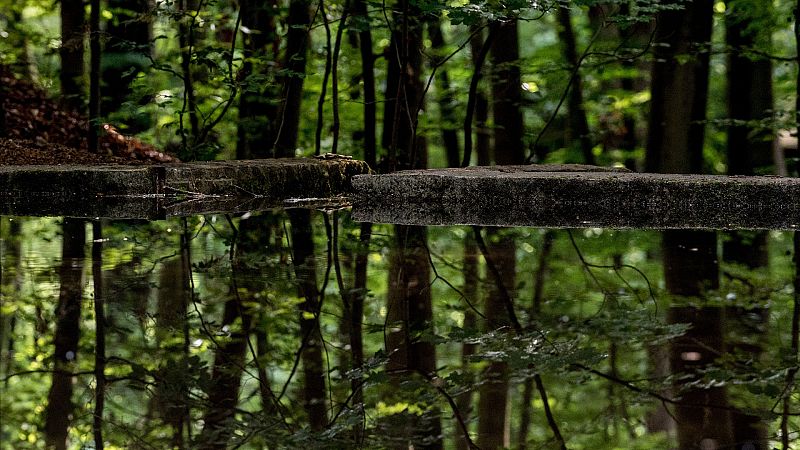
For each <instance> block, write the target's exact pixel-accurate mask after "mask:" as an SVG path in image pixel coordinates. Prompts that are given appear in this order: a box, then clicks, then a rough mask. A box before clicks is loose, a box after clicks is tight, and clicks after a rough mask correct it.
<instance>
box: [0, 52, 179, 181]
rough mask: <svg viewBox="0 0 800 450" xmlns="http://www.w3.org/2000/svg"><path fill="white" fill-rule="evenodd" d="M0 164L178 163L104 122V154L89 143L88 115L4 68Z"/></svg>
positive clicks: (0, 80) (0, 93) (0, 79)
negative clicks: (62, 102) (73, 109)
mask: <svg viewBox="0 0 800 450" xmlns="http://www.w3.org/2000/svg"><path fill="white" fill-rule="evenodd" d="M0 114H2V115H3V117H2V118H0V119H2V120H0V165H43V164H47V165H59V164H143V163H144V164H147V163H160V162H178V159H177V158H175V157H173V156H170V155H168V154H166V153H164V152H161V151H160V150H158V149H157V148H155V147H153V146H152V145H149V144H145V143H143V142H141V141H140V140H138V139H136V138H132V137H128V136H123V135H122V134H120V133H119V132H117V131H116V130H115V129H114V128H113V127H112V126H110V125H104V127H103V132H102V135H101V136H100V150H101V151H100V153H91V152H89V151H88V147H87V138H86V136H87V134H88V129H89V121H88V119H87V118H86V117H85V116H83V115H81V114H79V113H77V112H75V111H71V110H69V109H68V108H65V107H64V106H63V105H61V103H60V102H59V101H57V100H54V99H52V98H50V97H49V96H48V95H47V94H46V93H45V91H44V90H43V89H41V88H39V87H37V86H35V85H34V84H33V83H31V82H29V81H26V80H21V79H19V78H17V77H16V76H14V75H13V74H12V73H11V72H10V71H9V70H8V68H6V67H3V66H0Z"/></svg>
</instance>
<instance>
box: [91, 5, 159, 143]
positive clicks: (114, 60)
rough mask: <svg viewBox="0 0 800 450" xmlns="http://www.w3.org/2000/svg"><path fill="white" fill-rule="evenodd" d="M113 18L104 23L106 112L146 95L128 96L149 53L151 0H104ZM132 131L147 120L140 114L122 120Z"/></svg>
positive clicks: (147, 123)
mask: <svg viewBox="0 0 800 450" xmlns="http://www.w3.org/2000/svg"><path fill="white" fill-rule="evenodd" d="M107 5H108V9H110V10H112V11H114V19H113V20H109V21H107V22H106V25H105V36H106V39H107V41H106V43H105V48H104V50H103V56H104V57H105V58H104V59H105V64H103V84H102V86H101V87H100V92H101V94H102V95H101V98H102V104H101V105H100V110H101V111H103V112H104V113H105V114H108V113H111V112H115V111H119V110H120V108H122V105H123V104H124V103H125V102H131V101H132V102H135V103H137V104H141V103H142V102H144V101H147V100H148V99H147V98H138V99H137V98H131V95H132V94H133V89H131V83H132V82H133V81H134V80H135V79H136V77H137V76H138V75H139V74H141V73H142V72H144V71H145V70H146V69H147V67H148V65H149V61H148V59H149V57H150V56H151V54H152V45H153V44H152V42H153V41H152V39H153V26H152V22H151V21H149V20H146V17H147V14H150V10H151V9H152V8H153V5H152V3H151V1H150V0H107ZM123 123H124V124H125V125H127V127H128V128H127V130H129V131H130V132H132V133H137V132H140V131H144V130H145V129H146V128H148V127H149V120H146V119H144V120H143V116H139V115H137V116H134V117H130V118H125V119H123Z"/></svg>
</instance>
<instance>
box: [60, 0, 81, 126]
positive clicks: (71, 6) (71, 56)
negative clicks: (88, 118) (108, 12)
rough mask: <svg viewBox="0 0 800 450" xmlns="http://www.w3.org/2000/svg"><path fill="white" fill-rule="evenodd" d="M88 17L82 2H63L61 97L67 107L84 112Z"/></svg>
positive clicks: (74, 0)
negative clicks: (84, 54)
mask: <svg viewBox="0 0 800 450" xmlns="http://www.w3.org/2000/svg"><path fill="white" fill-rule="evenodd" d="M85 26H86V15H85V13H84V10H83V2H82V1H81V0H61V47H60V48H59V50H58V53H59V56H60V57H61V72H60V73H59V81H60V82H61V96H62V97H63V99H64V102H65V103H66V105H67V106H68V107H70V108H72V109H74V110H76V111H80V112H83V110H84V100H85V98H86V96H85V94H84V92H83V89H84V80H83V77H84V70H83V49H84V44H83V37H84V36H83V33H84V27H85Z"/></svg>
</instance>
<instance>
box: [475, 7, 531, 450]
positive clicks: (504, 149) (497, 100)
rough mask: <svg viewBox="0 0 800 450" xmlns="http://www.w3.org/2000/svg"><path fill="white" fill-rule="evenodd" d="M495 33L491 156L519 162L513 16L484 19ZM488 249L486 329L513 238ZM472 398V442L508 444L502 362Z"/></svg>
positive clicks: (500, 308)
mask: <svg viewBox="0 0 800 450" xmlns="http://www.w3.org/2000/svg"><path fill="white" fill-rule="evenodd" d="M489 27H490V33H495V39H494V41H493V42H492V48H491V53H490V57H491V62H492V80H491V85H492V102H493V103H492V112H493V114H494V123H495V133H494V160H495V163H497V164H523V163H524V160H525V149H524V147H523V144H522V139H523V125H522V112H521V110H520V106H521V100H522V97H521V92H520V89H521V88H520V85H521V75H520V69H519V65H518V64H519V43H518V33H517V21H516V20H515V19H512V20H509V21H506V22H494V23H491V24H490V25H489ZM490 236H491V237H490V242H489V245H488V251H489V254H490V255H491V257H492V260H493V261H494V264H495V265H496V266H497V270H498V271H499V272H500V276H501V279H500V280H496V283H495V284H494V285H493V288H492V289H490V291H489V293H488V295H487V297H486V304H485V307H484V311H485V312H484V315H485V316H486V321H487V326H488V327H489V329H490V330H493V329H496V328H498V327H500V326H503V325H508V324H509V323H510V322H509V319H510V318H509V317H508V315H507V311H506V305H505V302H504V298H503V294H502V292H501V291H500V290H501V289H502V287H501V286H497V284H498V283H502V284H503V286H505V288H507V289H513V288H514V287H515V286H516V282H515V279H516V274H515V270H516V269H515V268H516V261H515V258H516V255H515V254H516V243H515V242H514V239H513V236H511V235H501V234H500V233H498V232H494V233H492V234H491V235H490ZM482 378H483V381H482V384H481V387H480V388H479V392H478V393H479V399H478V446H479V447H480V448H482V449H489V450H491V449H498V448H502V447H504V446H506V445H507V444H508V439H507V436H506V402H507V398H508V387H509V386H508V367H507V364H506V363H504V362H499V361H495V362H492V363H490V364H489V366H488V368H487V370H486V371H485V372H484V373H483V374H482Z"/></svg>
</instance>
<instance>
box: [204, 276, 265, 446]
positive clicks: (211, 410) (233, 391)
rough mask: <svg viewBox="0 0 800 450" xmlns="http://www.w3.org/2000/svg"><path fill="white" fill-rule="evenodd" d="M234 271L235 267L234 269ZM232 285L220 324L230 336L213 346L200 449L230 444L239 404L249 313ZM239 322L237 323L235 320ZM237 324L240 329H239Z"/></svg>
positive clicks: (248, 328) (246, 347) (249, 320)
mask: <svg viewBox="0 0 800 450" xmlns="http://www.w3.org/2000/svg"><path fill="white" fill-rule="evenodd" d="M234 270H235V269H234ZM237 288H238V286H235V285H234V286H232V289H231V290H232V291H233V293H232V295H233V298H231V299H230V300H228V301H226V302H225V311H224V313H223V316H222V326H223V327H224V326H228V327H230V329H231V333H230V338H229V340H228V341H227V342H224V343H223V344H221V345H220V346H219V348H217V349H216V352H215V355H214V369H213V372H212V374H211V384H210V391H209V392H208V409H207V410H206V414H205V416H204V418H203V432H202V434H201V435H200V441H199V442H198V444H199V448H201V449H226V448H228V447H229V446H230V439H231V438H232V437H233V432H234V430H235V428H236V427H235V426H234V425H233V424H231V423H230V421H231V420H233V416H234V412H235V408H236V406H237V405H238V404H239V390H240V388H241V380H242V373H243V372H244V364H245V355H246V352H247V349H248V336H249V332H250V324H251V322H252V316H251V315H250V314H249V312H248V311H246V309H245V308H246V306H245V305H244V304H243V302H242V301H241V298H240V297H239V295H238V294H237V293H236V291H235V289H237ZM237 321H238V322H239V323H240V324H241V325H237V324H236V322H237ZM240 327H241V328H240Z"/></svg>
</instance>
